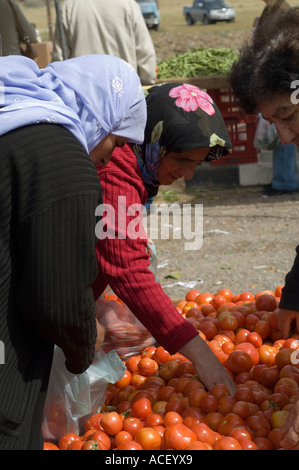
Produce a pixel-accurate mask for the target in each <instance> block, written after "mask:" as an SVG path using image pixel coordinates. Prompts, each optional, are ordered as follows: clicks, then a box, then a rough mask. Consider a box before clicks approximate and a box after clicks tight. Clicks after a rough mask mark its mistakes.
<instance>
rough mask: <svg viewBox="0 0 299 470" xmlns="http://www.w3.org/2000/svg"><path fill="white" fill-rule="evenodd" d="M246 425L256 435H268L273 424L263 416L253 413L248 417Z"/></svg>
mask: <svg viewBox="0 0 299 470" xmlns="http://www.w3.org/2000/svg"><path fill="white" fill-rule="evenodd" d="M245 423H246V426H247V427H248V428H249V429H250V430H251V432H252V433H253V436H254V437H266V436H267V435H268V433H269V431H270V430H271V424H270V423H269V421H268V420H267V419H266V418H263V417H262V416H257V415H252V416H249V417H248V418H246V420H245Z"/></svg>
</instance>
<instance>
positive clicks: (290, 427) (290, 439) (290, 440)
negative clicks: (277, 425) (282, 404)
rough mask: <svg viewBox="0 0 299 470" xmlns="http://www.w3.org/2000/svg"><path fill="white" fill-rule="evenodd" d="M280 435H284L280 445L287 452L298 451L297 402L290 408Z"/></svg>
mask: <svg viewBox="0 0 299 470" xmlns="http://www.w3.org/2000/svg"><path fill="white" fill-rule="evenodd" d="M281 431H282V433H283V434H284V433H286V435H285V437H284V439H283V441H282V442H281V445H282V446H283V448H284V449H287V450H299V401H296V402H295V403H294V405H293V406H292V408H291V410H290V413H289V415H288V417H287V419H286V422H285V425H284V427H283V428H282V429H281Z"/></svg>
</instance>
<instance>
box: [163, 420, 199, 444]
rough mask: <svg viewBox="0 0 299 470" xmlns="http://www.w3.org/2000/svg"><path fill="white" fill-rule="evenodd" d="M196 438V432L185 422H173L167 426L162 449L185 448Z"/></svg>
mask: <svg viewBox="0 0 299 470" xmlns="http://www.w3.org/2000/svg"><path fill="white" fill-rule="evenodd" d="M196 440H197V438H196V434H195V433H194V432H193V431H192V430H191V429H189V428H188V427H187V426H185V425H184V424H171V425H170V426H168V427H167V428H165V431H164V434H163V438H162V449H174V450H184V449H185V448H186V447H187V445H188V444H190V443H191V442H194V441H196Z"/></svg>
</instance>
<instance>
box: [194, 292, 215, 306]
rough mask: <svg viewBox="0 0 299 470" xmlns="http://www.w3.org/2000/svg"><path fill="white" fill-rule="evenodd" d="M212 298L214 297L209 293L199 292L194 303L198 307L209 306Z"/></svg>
mask: <svg viewBox="0 0 299 470" xmlns="http://www.w3.org/2000/svg"><path fill="white" fill-rule="evenodd" d="M213 298H214V295H213V294H211V293H209V292H205V293H203V292H201V293H200V294H198V296H197V297H196V299H195V302H196V303H197V304H199V305H202V304H209V303H211V301H212V300H213Z"/></svg>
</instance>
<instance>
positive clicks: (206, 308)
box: [199, 304, 216, 317]
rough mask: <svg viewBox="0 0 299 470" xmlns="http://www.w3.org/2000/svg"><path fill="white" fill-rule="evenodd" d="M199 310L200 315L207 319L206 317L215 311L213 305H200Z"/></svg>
mask: <svg viewBox="0 0 299 470" xmlns="http://www.w3.org/2000/svg"><path fill="white" fill-rule="evenodd" d="M199 309H200V311H201V313H202V314H203V316H205V317H207V316H208V315H210V314H211V313H214V312H215V311H216V310H215V308H214V307H213V305H211V304H201V305H200V306H199Z"/></svg>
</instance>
